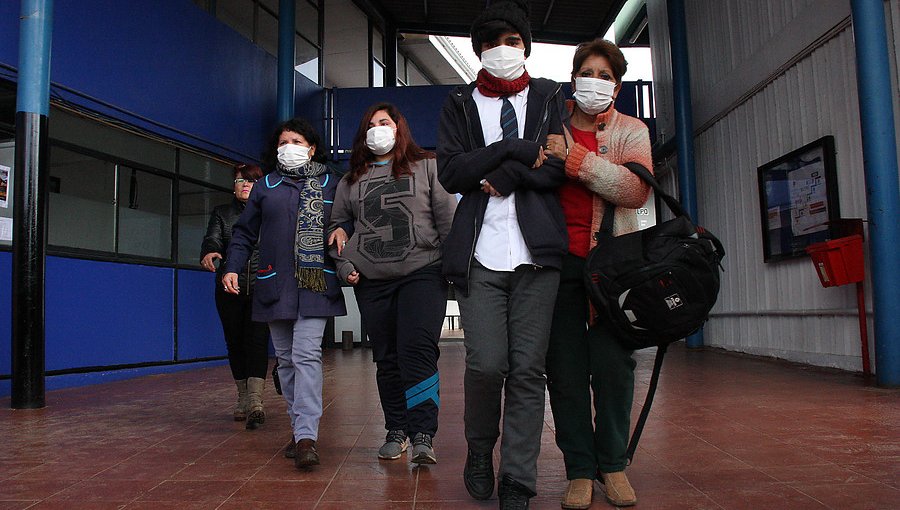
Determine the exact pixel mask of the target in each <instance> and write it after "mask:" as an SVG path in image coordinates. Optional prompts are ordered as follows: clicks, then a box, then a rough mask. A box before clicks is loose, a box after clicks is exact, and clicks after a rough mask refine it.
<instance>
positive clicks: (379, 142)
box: [366, 126, 394, 156]
mask: <svg viewBox="0 0 900 510" xmlns="http://www.w3.org/2000/svg"><path fill="white" fill-rule="evenodd" d="M366 147H368V148H369V150H370V151H372V153H373V154H375V155H378V156H384V155H385V154H387V153H388V152H391V149H393V148H394V128H392V127H391V126H375V127H370V128H369V130H368V131H366Z"/></svg>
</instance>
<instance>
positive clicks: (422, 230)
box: [413, 223, 440, 248]
mask: <svg viewBox="0 0 900 510" xmlns="http://www.w3.org/2000/svg"><path fill="white" fill-rule="evenodd" d="M413 229H414V230H415V233H416V246H419V247H420V248H437V247H438V244H440V243H439V242H438V236H437V229H435V228H434V226H432V225H422V224H420V223H413ZM426 234H430V235H426Z"/></svg>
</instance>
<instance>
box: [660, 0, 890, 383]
mask: <svg viewBox="0 0 900 510" xmlns="http://www.w3.org/2000/svg"><path fill="white" fill-rule="evenodd" d="M823 3H827V4H829V5H828V6H823V5H822V4H823ZM889 3H890V4H892V6H891V7H890V8H889V10H888V12H889V13H890V15H891V18H892V19H891V21H889V23H888V25H889V26H888V30H889V31H891V32H892V33H891V35H890V37H891V38H892V41H893V44H894V45H895V48H896V45H897V44H898V43H897V37H896V35H894V34H896V33H897V32H898V29H897V27H898V24H900V6H898V5H897V4H898V3H900V2H893V1H892V2H889ZM686 4H687V7H686V8H687V12H686V14H687V18H688V26H687V31H688V37H689V41H688V44H689V51H690V58H691V69H690V72H691V81H692V95H693V100H694V122H695V127H696V128H697V129H698V131H699V133H697V136H696V139H695V158H696V173H697V192H698V198H699V200H698V202H699V215H700V220H701V223H702V224H703V225H704V226H706V227H708V228H709V229H710V230H711V231H713V232H715V233H716V235H718V236H719V238H720V239H721V240H722V241H723V243H724V244H725V248H726V251H727V257H726V260H725V267H726V272H725V274H724V279H723V282H722V291H721V294H720V298H719V302H718V304H717V305H716V308H715V309H714V314H713V317H712V318H711V320H710V322H709V324H708V326H707V327H706V330H705V331H706V336H705V340H706V343H707V345H713V346H720V347H724V348H727V349H730V350H736V351H741V352H749V353H754V354H763V355H770V356H777V357H781V358H786V359H789V360H793V361H800V362H804V363H811V364H816V365H824V366H833V367H838V368H843V369H849V370H861V366H862V361H861V357H860V354H859V351H860V347H859V330H858V322H857V318H856V299H855V289H854V287H853V286H852V285H851V286H845V287H840V288H829V289H823V288H821V286H820V284H819V282H818V279H817V277H816V274H815V272H814V270H813V267H812V264H811V263H810V261H809V260H808V259H807V258H802V259H796V260H790V261H783V262H776V263H770V264H764V263H763V255H762V253H763V249H762V234H761V225H760V222H761V220H760V209H759V196H758V191H757V167H759V166H761V165H763V164H765V163H767V162H769V161H771V160H773V159H775V158H778V157H779V156H782V155H784V154H786V153H788V152H790V151H792V150H794V149H796V148H799V147H801V146H803V145H805V144H807V143H809V142H811V141H814V140H816V139H818V138H820V137H822V136H825V135H833V136H834V138H835V147H836V152H837V168H838V172H837V173H838V188H839V195H840V208H841V213H842V216H843V217H848V218H851V217H862V218H865V217H866V204H865V182H864V175H863V161H862V148H861V141H860V134H859V129H860V128H859V109H858V98H857V87H856V73H855V70H856V64H855V54H854V46H853V33H852V28H851V27H850V23H849V13H850V7H849V0H826V1H813V0H760V1H754V2H747V1H742V0H703V1H700V0H697V1H691V2H686ZM825 7H828V9H827V11H828V12H827V13H826V12H823V9H824V8H825ZM654 14H655V15H656V16H657V17H656V18H654V17H653V16H654ZM648 15H650V16H651V18H650V29H651V34H654V33H659V32H662V31H665V32H666V34H667V32H668V30H667V27H666V26H665V23H666V22H665V18H664V17H663V18H662V19H660V15H662V16H664V15H665V1H664V0H659V1H657V0H649V1H648ZM660 23H662V26H661V25H660ZM798 26H802V27H816V31H815V32H813V33H806V34H797V33H796V32H797V27H798ZM891 26H893V27H894V29H893V31H892V30H891ZM665 37H666V39H665V40H663V41H660V40H659V39H656V40H653V41H652V44H653V48H652V49H653V51H654V64H657V62H661V61H668V60H669V57H668V53H669V51H668V40H667V35H666V36H665ZM896 53H898V52H895V54H894V55H893V57H894V58H897V55H896ZM898 67H900V66H898ZM668 69H671V67H669V68H668ZM662 70H664V71H665V70H666V68H665V66H663V68H662ZM654 71H655V72H654V75H655V77H658V81H657V83H658V85H659V86H665V84H666V83H668V84H669V86H671V85H670V84H671V77H670V76H671V75H668V76H661V74H662V73H660V72H658V70H657V69H656V68H655V69H654ZM656 97H657V98H663V100H662V101H661V102H660V103H659V104H658V105H657V111H658V112H659V115H660V117H661V122H660V124H661V125H662V126H663V127H662V129H661V131H666V125H667V121H666V119H669V118H671V117H672V116H673V113H672V110H671V102H668V103H667V102H666V100H665V98H666V97H667V96H666V94H665V93H664V92H662V91H660V92H658V93H657V95H656ZM668 97H671V93H670V94H669V96H668ZM895 97H897V94H895ZM671 134H672V133H671V131H669V132H668V136H667V138H669V137H671ZM671 164H673V165H674V161H672V162H671ZM668 180H669V181H671V180H672V179H671V178H670V179H668ZM670 186H671V183H670ZM867 286H868V282H867ZM869 308H870V309H871V305H870V306H869ZM870 326H871V324H870ZM869 331H870V337H871V333H872V328H871V327H870V329H869Z"/></svg>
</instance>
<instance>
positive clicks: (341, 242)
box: [328, 227, 349, 257]
mask: <svg viewBox="0 0 900 510" xmlns="http://www.w3.org/2000/svg"><path fill="white" fill-rule="evenodd" d="M347 239H349V238H348V237H347V232H346V231H344V229H343V228H341V227H338V228H336V229H334V230H333V231H332V232H331V234H329V235H328V246H335V247H336V248H337V254H338V257H340V256H341V252H343V251H344V246H345V245H346V244H347Z"/></svg>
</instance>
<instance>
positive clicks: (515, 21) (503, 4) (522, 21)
mask: <svg viewBox="0 0 900 510" xmlns="http://www.w3.org/2000/svg"><path fill="white" fill-rule="evenodd" d="M528 11H529V9H528V0H500V1H498V2H491V4H490V5H489V6H488V7H487V8H486V9H485V10H484V11H482V12H481V14H479V15H478V17H477V18H475V21H474V22H473V23H472V30H471V37H472V49H473V50H475V54H476V55H478V57H479V58H480V57H481V43H484V42H489V41H482V40H479V39H478V35H477V34H478V29H479V28H481V26H482V25H484V24H486V23H488V22H491V21H505V22H506V23H509V24H510V26H512V27H513V28H515V30H516V32H518V33H519V35H521V36H522V42H524V43H525V56H526V57H527V56H529V55H530V54H531V24H530V23H529V21H528Z"/></svg>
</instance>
